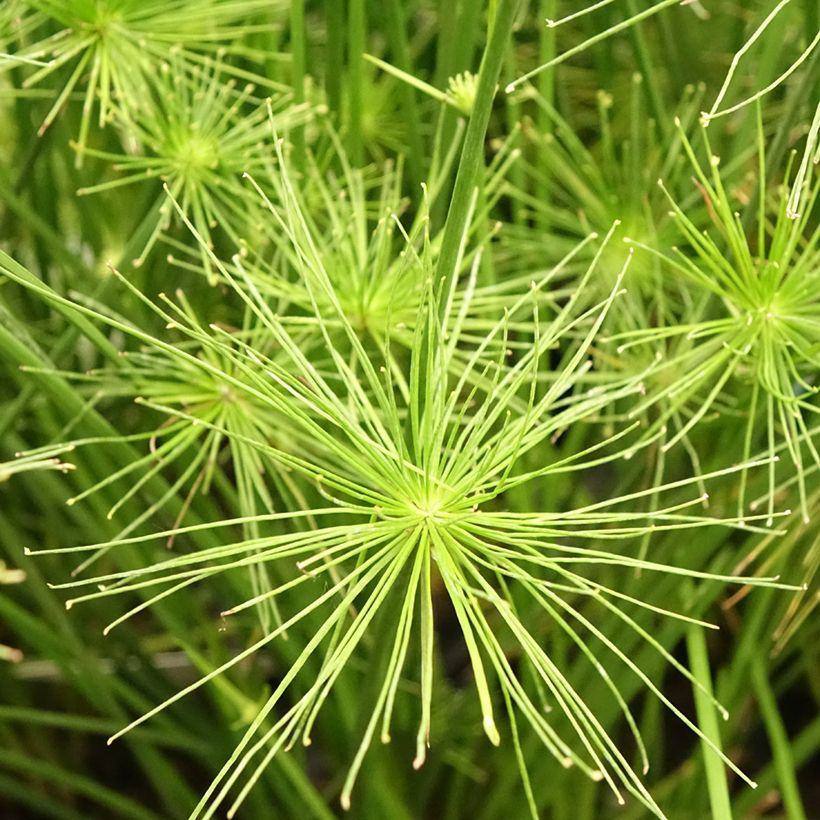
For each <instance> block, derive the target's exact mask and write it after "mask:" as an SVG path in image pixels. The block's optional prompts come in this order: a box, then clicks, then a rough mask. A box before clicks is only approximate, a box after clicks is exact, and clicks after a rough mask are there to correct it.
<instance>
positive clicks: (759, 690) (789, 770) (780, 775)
mask: <svg viewBox="0 0 820 820" xmlns="http://www.w3.org/2000/svg"><path fill="white" fill-rule="evenodd" d="M752 687H753V688H754V692H755V697H756V698H757V704H758V706H759V707H760V712H761V715H762V716H763V723H764V725H765V726H766V733H767V734H768V736H769V745H770V746H771V749H772V755H773V757H774V767H775V771H776V772H777V780H778V786H779V787H780V794H781V796H782V798H783V808H784V809H785V810H786V817H788V818H789V820H806V812H805V810H804V809H803V801H802V800H801V799H800V788H799V787H798V785H797V778H796V776H795V766H794V758H793V757H792V750H791V742H790V740H789V736H788V735H787V734H786V730H785V728H784V726H783V721H782V720H781V718H780V710H779V709H778V708H777V701H776V700H775V697H774V693H773V692H772V688H771V685H770V684H769V677H768V673H767V670H766V667H765V665H764V662H763V660H762V659H761V658H760V657H759V656H758V657H755V659H754V660H753V661H752Z"/></svg>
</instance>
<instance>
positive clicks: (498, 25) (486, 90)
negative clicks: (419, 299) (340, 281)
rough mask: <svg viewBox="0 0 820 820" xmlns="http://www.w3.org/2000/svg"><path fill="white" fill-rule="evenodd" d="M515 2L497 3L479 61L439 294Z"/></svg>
mask: <svg viewBox="0 0 820 820" xmlns="http://www.w3.org/2000/svg"><path fill="white" fill-rule="evenodd" d="M517 6H518V0H500V2H499V3H498V11H497V12H496V16H495V21H494V23H493V28H492V33H491V35H490V42H489V43H488V44H487V50H486V51H485V52H484V57H483V58H482V60H481V68H480V69H479V72H478V90H477V92H476V99H475V105H474V107H473V111H472V114H471V116H470V122H469V124H468V125H467V134H466V135H465V137H464V147H463V148H462V150H461V158H460V160H459V163H458V171H457V173H456V183H455V187H454V189H453V196H452V198H451V200H450V210H449V213H448V215H447V221H446V223H445V225H444V237H443V239H442V243H441V255H440V257H439V261H438V266H437V268H436V273H437V279H439V280H440V281H443V283H444V287H443V288H442V290H441V291H440V292H441V293H442V294H446V293H448V292H449V290H450V286H451V283H452V280H453V278H454V277H455V276H456V260H457V259H458V248H459V243H460V242H461V236H462V234H463V233H464V230H465V228H466V226H467V215H468V212H469V210H470V199H471V197H472V195H473V189H474V188H475V185H476V181H477V178H478V172H479V170H480V168H481V166H482V163H483V162H484V137H485V136H486V133H487V125H488V123H489V121H490V113H491V111H492V107H493V100H494V99H495V94H496V86H497V84H498V77H499V75H500V73H501V66H502V64H503V62H504V55H505V53H506V50H507V43H508V41H509V38H510V34H511V32H512V25H513V20H514V18H515V11H516V8H517ZM443 310H444V299H443V298H442V300H441V304H440V305H439V312H440V314H441V313H443Z"/></svg>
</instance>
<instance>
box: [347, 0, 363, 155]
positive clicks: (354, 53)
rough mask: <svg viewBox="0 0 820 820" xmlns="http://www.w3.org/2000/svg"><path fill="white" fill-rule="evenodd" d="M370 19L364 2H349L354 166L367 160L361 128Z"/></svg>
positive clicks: (350, 135)
mask: <svg viewBox="0 0 820 820" xmlns="http://www.w3.org/2000/svg"><path fill="white" fill-rule="evenodd" d="M366 37H367V16H366V10H365V0H350V12H349V19H348V42H347V47H348V52H347V60H348V93H349V95H350V99H349V101H348V112H347V114H348V119H347V127H348V134H347V140H348V145H349V147H350V159H351V161H352V162H353V163H354V165H361V164H362V162H363V161H364V142H363V140H362V136H363V134H362V125H363V112H364V94H365V88H364V52H365V51H366Z"/></svg>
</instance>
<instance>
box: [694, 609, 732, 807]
mask: <svg viewBox="0 0 820 820" xmlns="http://www.w3.org/2000/svg"><path fill="white" fill-rule="evenodd" d="M686 648H687V650H688V652H689V664H690V666H691V669H692V674H693V675H694V676H695V678H696V679H697V681H698V683H700V685H701V686H703V688H704V689H706V691H707V692H708V693H709V695H711V694H712V676H711V672H710V669H709V654H708V652H707V650H706V638H705V636H704V634H703V627H700V626H695V625H692V626H690V627H689V629H688V630H687V632H686ZM692 691H693V692H694V695H695V708H696V710H697V715H698V725H699V726H700V729H701V731H702V732H703V734H704V735H705V736H706V737H707V738H709V740H711V741H712V743H714V744H715V746H717V747H718V748H719V749H720V748H722V746H721V741H720V728H719V726H718V719H717V710H716V709H715V706H714V704H713V703H712V701H711V700H710V698H709V696H708V695H707V694H706V693H704V692H703V691H702V690H701V689H699V688H697V687H694V688H693V690H692ZM701 749H702V752H703V765H704V767H705V769H706V785H707V787H708V789H709V801H710V803H711V804H712V817H713V818H715V819H716V820H732V804H731V801H730V799H729V787H728V784H727V783H726V770H725V768H724V765H723V761H722V760H721V759H720V757H718V755H717V754H716V752H715V751H714V749H712V748H710V747H709V746H708V745H707V744H706V743H705V742H704V741H701Z"/></svg>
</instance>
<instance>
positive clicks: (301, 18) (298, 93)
mask: <svg viewBox="0 0 820 820" xmlns="http://www.w3.org/2000/svg"><path fill="white" fill-rule="evenodd" d="M290 52H291V65H292V71H293V102H294V104H295V105H300V104H301V103H303V102H304V101H305V62H306V60H305V5H304V3H303V2H302V0H293V2H292V3H291V4H290ZM291 141H292V142H293V150H294V161H295V163H296V165H297V167H299V168H301V167H302V165H303V164H304V154H305V134H304V130H303V127H302V126H297V127H296V128H294V130H293V133H292V135H291Z"/></svg>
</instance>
